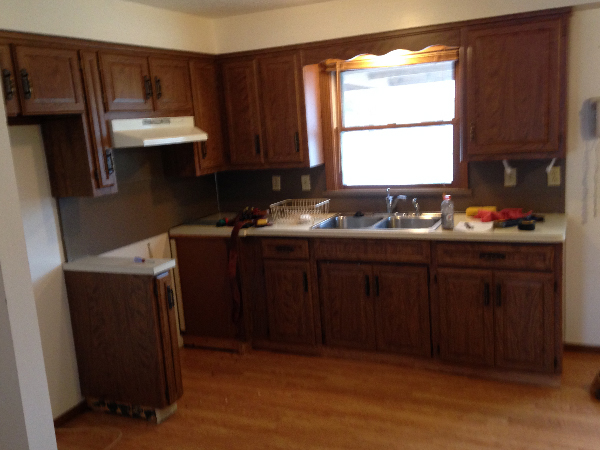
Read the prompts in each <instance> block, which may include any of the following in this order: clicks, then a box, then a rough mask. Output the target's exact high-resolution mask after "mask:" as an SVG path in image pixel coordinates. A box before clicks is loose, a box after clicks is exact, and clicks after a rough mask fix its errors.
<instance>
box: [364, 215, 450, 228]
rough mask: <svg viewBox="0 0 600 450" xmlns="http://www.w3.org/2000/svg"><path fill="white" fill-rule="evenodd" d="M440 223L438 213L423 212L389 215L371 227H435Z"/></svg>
mask: <svg viewBox="0 0 600 450" xmlns="http://www.w3.org/2000/svg"><path fill="white" fill-rule="evenodd" d="M441 223H442V220H441V216H440V215H439V214H426V215H425V214H423V215H420V216H390V217H388V218H386V219H384V220H381V221H380V222H378V223H376V224H375V226H374V227H373V228H396V229H397V228H401V229H424V228H429V229H430V231H433V230H435V229H437V227H439V226H440V224H441Z"/></svg>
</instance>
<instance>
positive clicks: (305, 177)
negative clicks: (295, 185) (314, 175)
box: [300, 175, 310, 191]
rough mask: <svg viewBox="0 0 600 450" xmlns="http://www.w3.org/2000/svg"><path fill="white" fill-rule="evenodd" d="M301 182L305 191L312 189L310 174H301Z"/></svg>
mask: <svg viewBox="0 0 600 450" xmlns="http://www.w3.org/2000/svg"><path fill="white" fill-rule="evenodd" d="M300 182H301V183H302V190H303V191H310V175H302V176H300Z"/></svg>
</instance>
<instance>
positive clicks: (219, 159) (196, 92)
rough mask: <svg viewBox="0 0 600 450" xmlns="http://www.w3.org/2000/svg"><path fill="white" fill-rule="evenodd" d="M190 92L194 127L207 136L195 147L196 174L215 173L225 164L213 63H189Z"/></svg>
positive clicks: (217, 76) (220, 112)
mask: <svg viewBox="0 0 600 450" xmlns="http://www.w3.org/2000/svg"><path fill="white" fill-rule="evenodd" d="M190 68H191V75H192V93H193V97H194V115H195V118H196V126H197V127H198V128H201V129H202V130H204V131H206V133H208V140H207V141H206V142H204V143H198V144H196V147H197V149H196V151H197V155H198V156H199V160H200V174H202V175H204V174H207V173H212V172H215V171H216V170H219V169H221V168H223V167H224V166H225V165H226V163H227V158H226V155H225V149H224V145H223V127H222V123H221V117H222V102H221V96H220V92H221V85H220V82H219V81H220V80H219V74H218V71H217V66H216V65H215V63H214V62H205V61H192V62H191V64H190Z"/></svg>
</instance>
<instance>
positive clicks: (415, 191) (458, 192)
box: [324, 187, 472, 198]
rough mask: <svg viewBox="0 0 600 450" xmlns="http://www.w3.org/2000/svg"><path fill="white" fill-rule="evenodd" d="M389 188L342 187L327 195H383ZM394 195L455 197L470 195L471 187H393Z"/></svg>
mask: <svg viewBox="0 0 600 450" xmlns="http://www.w3.org/2000/svg"><path fill="white" fill-rule="evenodd" d="M386 189H387V188H376V189H340V190H336V191H325V193H324V195H325V196H326V197H330V198H332V197H333V198H335V197H338V198H339V197H382V196H385V195H386V194H387V192H386ZM390 194H392V195H399V194H402V195H419V196H421V197H440V196H441V195H442V194H450V195H452V196H453V197H470V196H471V195H472V192H471V189H465V188H437V187H436V188H404V189H403V188H391V189H390Z"/></svg>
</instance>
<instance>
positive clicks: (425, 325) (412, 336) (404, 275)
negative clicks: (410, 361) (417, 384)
mask: <svg viewBox="0 0 600 450" xmlns="http://www.w3.org/2000/svg"><path fill="white" fill-rule="evenodd" d="M373 284H374V286H373V289H374V295H375V328H376V330H377V350H380V351H386V352H395V353H404V354H413V355H422V356H431V332H430V326H429V283H428V278H427V267H424V266H423V267H416V266H393V265H388V266H385V265H376V266H373Z"/></svg>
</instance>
